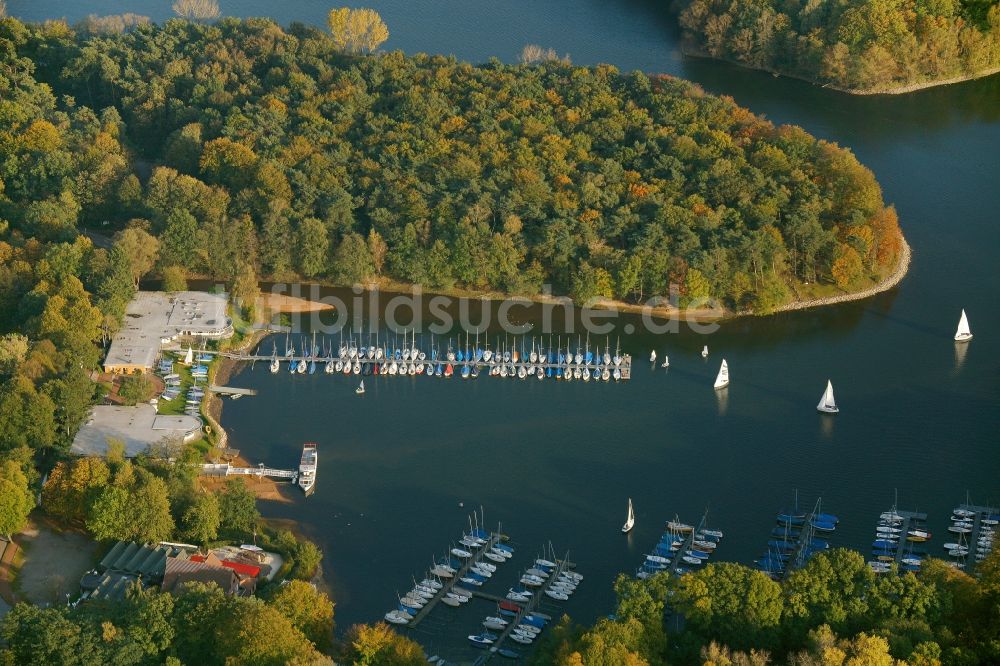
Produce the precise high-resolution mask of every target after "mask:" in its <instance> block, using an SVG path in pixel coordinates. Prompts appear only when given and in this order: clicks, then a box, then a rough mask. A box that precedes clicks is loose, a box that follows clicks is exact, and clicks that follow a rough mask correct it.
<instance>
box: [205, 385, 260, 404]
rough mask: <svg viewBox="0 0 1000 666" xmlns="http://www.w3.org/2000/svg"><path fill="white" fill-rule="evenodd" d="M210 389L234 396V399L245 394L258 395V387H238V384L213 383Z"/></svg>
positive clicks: (220, 393) (213, 391)
mask: <svg viewBox="0 0 1000 666" xmlns="http://www.w3.org/2000/svg"><path fill="white" fill-rule="evenodd" d="M208 390H209V392H211V393H218V394H219V395H228V396H232V398H233V400H235V399H237V398H239V397H242V396H244V395H257V389H248V388H238V387H236V386H215V385H214V384H213V385H212V386H209V387H208Z"/></svg>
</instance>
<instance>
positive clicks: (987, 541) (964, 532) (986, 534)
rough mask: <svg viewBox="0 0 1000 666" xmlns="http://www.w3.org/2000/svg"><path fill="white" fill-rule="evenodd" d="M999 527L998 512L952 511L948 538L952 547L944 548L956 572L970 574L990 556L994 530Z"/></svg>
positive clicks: (962, 508)
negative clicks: (962, 571) (952, 539)
mask: <svg viewBox="0 0 1000 666" xmlns="http://www.w3.org/2000/svg"><path fill="white" fill-rule="evenodd" d="M998 523H1000V509H997V507H992V506H978V505H974V504H960V505H959V506H958V507H956V508H955V509H954V510H953V511H952V516H951V526H949V527H948V537H949V538H954V539H955V541H954V542H952V543H946V544H944V548H945V550H946V551H947V553H948V555H949V556H950V557H951V558H952V564H953V566H955V567H956V568H958V569H964V570H967V571H969V570H971V569H972V567H973V566H974V565H975V564H977V563H978V562H981V561H983V559H985V558H986V556H987V555H988V554H989V553H991V552H993V542H994V537H995V533H996V528H997V525H998Z"/></svg>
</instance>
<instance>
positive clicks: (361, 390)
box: [354, 379, 365, 395]
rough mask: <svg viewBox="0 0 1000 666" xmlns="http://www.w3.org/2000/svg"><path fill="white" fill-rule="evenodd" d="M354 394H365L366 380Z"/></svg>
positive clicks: (362, 381)
mask: <svg viewBox="0 0 1000 666" xmlns="http://www.w3.org/2000/svg"><path fill="white" fill-rule="evenodd" d="M354 392H355V393H357V394H358V395H364V394H365V380H363V379H362V380H361V383H360V384H359V385H358V388H356V389H354Z"/></svg>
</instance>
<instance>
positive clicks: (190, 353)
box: [184, 310, 972, 365]
mask: <svg viewBox="0 0 1000 666" xmlns="http://www.w3.org/2000/svg"><path fill="white" fill-rule="evenodd" d="M962 317H963V318H964V317H965V311H964V310H963V311H962ZM966 330H968V326H966ZM969 337H970V338H971V337H972V336H971V335H970V336H969ZM955 339H956V340H958V336H957V335H956V336H955ZM192 363H194V350H193V349H191V346H190V345H188V350H187V354H185V355H184V365H191V364H192Z"/></svg>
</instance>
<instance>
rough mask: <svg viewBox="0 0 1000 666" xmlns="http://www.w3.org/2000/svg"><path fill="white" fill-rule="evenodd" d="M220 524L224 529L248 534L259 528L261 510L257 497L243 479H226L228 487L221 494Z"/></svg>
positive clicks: (244, 534)
mask: <svg viewBox="0 0 1000 666" xmlns="http://www.w3.org/2000/svg"><path fill="white" fill-rule="evenodd" d="M219 513H220V518H221V520H220V525H221V527H222V529H223V530H226V531H231V532H233V533H235V534H238V535H240V536H247V535H249V534H250V533H251V532H253V531H254V530H256V528H257V521H258V520H259V519H260V512H259V511H257V499H256V498H255V497H254V494H253V493H252V492H250V490H249V489H247V486H246V483H245V482H244V481H243V479H240V478H232V479H227V480H226V487H225V489H224V490H223V492H222V494H221V495H220V496H219Z"/></svg>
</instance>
